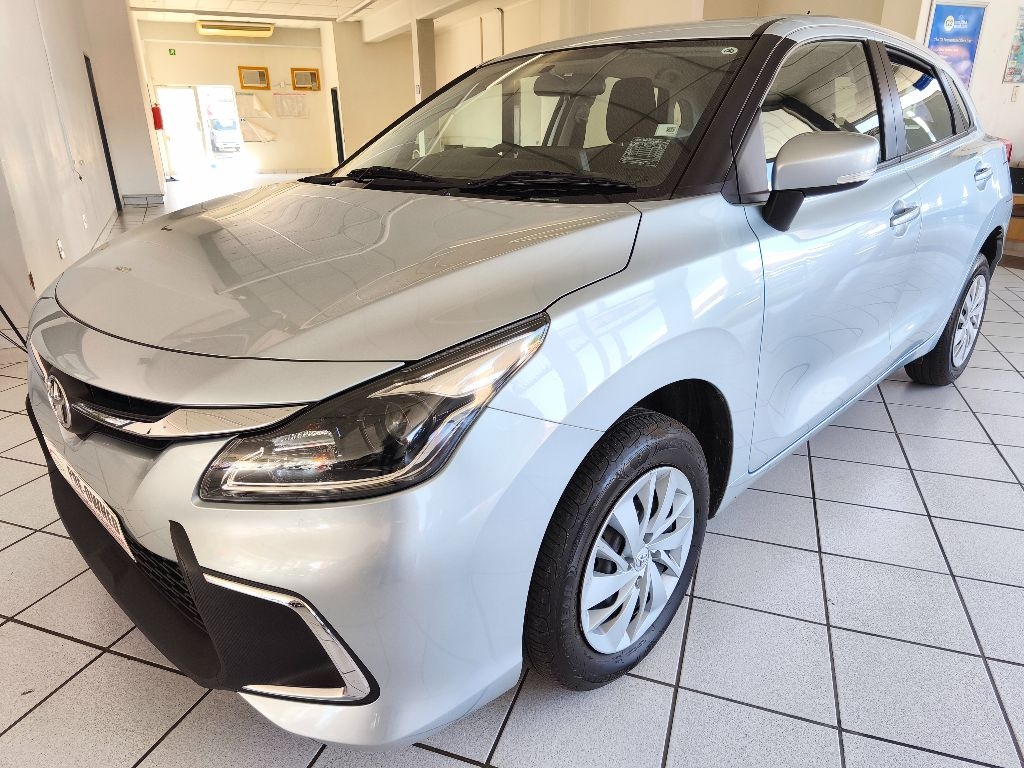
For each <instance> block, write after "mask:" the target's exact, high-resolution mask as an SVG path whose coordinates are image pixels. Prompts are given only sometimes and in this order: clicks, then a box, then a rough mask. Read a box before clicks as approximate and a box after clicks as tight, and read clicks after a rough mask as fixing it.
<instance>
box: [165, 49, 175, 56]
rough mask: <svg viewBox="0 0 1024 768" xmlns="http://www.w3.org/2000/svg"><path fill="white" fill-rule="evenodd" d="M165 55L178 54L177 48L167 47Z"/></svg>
mask: <svg viewBox="0 0 1024 768" xmlns="http://www.w3.org/2000/svg"><path fill="white" fill-rule="evenodd" d="M167 55H168V56H177V55H178V49H177V48H168V49H167Z"/></svg>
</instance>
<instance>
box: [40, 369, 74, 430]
mask: <svg viewBox="0 0 1024 768" xmlns="http://www.w3.org/2000/svg"><path fill="white" fill-rule="evenodd" d="M46 397H47V399H48V400H49V401H50V410H52V411H53V415H54V416H56V417H57V421H59V422H60V425H61V426H62V427H64V429H71V402H70V401H69V400H68V394H67V392H65V391H64V387H63V386H61V383H60V382H59V381H57V377H56V376H54V375H53V374H52V373H51V374H50V378H48V379H47V380H46Z"/></svg>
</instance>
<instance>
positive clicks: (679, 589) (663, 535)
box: [524, 408, 710, 690]
mask: <svg viewBox="0 0 1024 768" xmlns="http://www.w3.org/2000/svg"><path fill="white" fill-rule="evenodd" d="M709 497H710V492H709V484H708V470H707V463H706V461H705V458H704V452H703V450H702V449H701V446H700V443H699V442H698V441H697V438H696V437H694V435H693V433H692V432H690V430H688V429H687V428H686V427H685V426H683V425H682V424H681V423H679V422H678V421H676V420H675V419H671V418H669V417H667V416H664V415H662V414H660V413H656V412H654V411H648V410H645V409H641V408H634V409H632V410H630V411H629V412H628V413H627V414H626V415H625V416H623V417H622V418H621V419H620V420H619V421H618V422H616V423H615V424H614V425H613V426H612V427H611V429H609V430H608V432H607V433H606V434H605V436H604V437H603V438H602V439H601V440H600V442H598V444H597V445H596V446H595V447H594V448H593V450H591V452H590V454H588V456H587V458H586V459H585V460H584V461H583V463H582V464H581V465H580V467H579V469H578V470H577V471H576V474H575V475H574V476H573V478H572V480H571V481H570V483H569V486H568V488H566V490H565V493H564V494H563V495H562V498H561V500H560V501H559V503H558V506H557V508H556V509H555V513H554V515H553V517H552V520H551V523H550V525H549V526H548V530H547V533H546V534H545V536H544V541H543V543H542V545H541V551H540V554H539V555H538V558H537V564H536V566H535V568H534V573H533V581H532V582H531V585H530V592H529V597H528V600H527V607H526V627H525V635H524V651H525V655H526V658H527V661H528V662H529V663H530V665H531V666H532V667H533V668H534V669H535V670H537V671H538V672H540V673H541V674H543V675H545V676H546V677H549V678H551V679H553V680H555V681H556V682H558V683H561V684H562V685H564V686H566V687H568V688H572V689H576V690H587V689H591V688H597V687H598V686H601V685H604V684H605V683H609V682H611V681H612V680H615V679H616V678H618V677H620V676H621V675H623V674H625V673H626V672H628V671H629V670H630V669H632V668H633V667H635V666H636V665H637V664H638V663H640V661H641V660H642V659H643V658H644V656H646V655H647V654H648V652H650V650H651V648H652V647H653V646H654V644H655V643H656V642H657V641H658V639H659V638H660V637H661V635H662V634H663V633H664V632H665V629H666V628H667V627H668V625H669V623H670V622H671V621H672V617H673V616H674V615H675V613H676V609H677V608H678V607H679V604H680V603H681V602H682V600H683V597H684V595H685V593H686V587H687V586H688V585H689V583H690V580H691V578H692V577H693V571H694V569H695V568H696V564H697V558H698V556H699V555H700V549H701V545H702V543H703V541H704V531H705V529H706V527H707V520H708V505H709Z"/></svg>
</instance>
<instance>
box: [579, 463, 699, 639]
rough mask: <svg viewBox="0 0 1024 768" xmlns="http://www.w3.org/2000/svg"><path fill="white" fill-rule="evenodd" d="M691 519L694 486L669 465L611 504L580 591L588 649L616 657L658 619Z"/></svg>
mask: <svg viewBox="0 0 1024 768" xmlns="http://www.w3.org/2000/svg"><path fill="white" fill-rule="evenodd" d="M693 518H694V498H693V487H692V486H691V485H690V481H689V480H688V479H687V478H686V475H685V474H683V473H682V472H681V471H680V470H678V469H676V468H675V467H656V468H654V469H652V470H650V471H648V472H645V473H644V474H643V475H641V476H640V477H639V478H638V479H637V480H636V482H634V483H633V484H632V485H631V486H630V487H629V489H628V490H627V491H626V492H625V493H624V494H623V495H622V496H621V497H620V498H619V500H618V501H617V502H616V503H615V505H614V506H613V507H612V510H611V512H610V513H609V515H608V518H607V519H606V520H605V521H604V523H603V525H602V527H601V530H600V532H599V533H598V535H597V539H596V540H595V541H594V545H593V546H592V547H591V550H590V554H589V556H588V557H587V567H586V572H585V575H584V577H583V585H582V588H581V590H580V624H581V628H582V630H583V636H584V638H585V639H586V641H587V643H588V644H589V645H590V647H591V648H593V649H594V650H595V651H597V652H598V653H604V654H610V653H617V652H619V651H622V650H624V649H626V648H628V647H629V646H631V645H632V644H633V643H635V642H636V641H637V640H639V639H640V637H642V636H643V634H644V633H645V632H646V631H647V630H648V629H649V628H650V626H651V625H652V624H653V623H654V622H655V621H656V620H657V618H658V617H659V616H660V615H661V613H662V611H663V610H664V609H665V606H666V605H667V604H668V600H669V597H670V596H671V594H672V592H673V590H674V589H675V587H676V585H677V584H678V583H679V579H680V577H681V576H682V573H683V568H684V566H685V565H686V558H687V555H688V553H689V550H690V544H691V543H692V541H693Z"/></svg>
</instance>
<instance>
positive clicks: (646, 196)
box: [324, 35, 759, 203]
mask: <svg viewBox="0 0 1024 768" xmlns="http://www.w3.org/2000/svg"><path fill="white" fill-rule="evenodd" d="M758 41H759V36H758V35H755V36H752V37H745V36H742V35H737V36H734V37H706V38H678V39H676V38H671V39H665V40H648V41H631V42H614V43H595V44H593V45H580V46H571V47H565V48H552V49H551V50H549V51H542V52H540V53H522V54H514V55H511V56H503V57H500V58H498V59H493V60H491V61H487V62H484V63H483V64H480V65H478V66H476V67H474V68H472V69H470V70H467V71H466V72H464V73H462V74H461V75H459V76H458V77H456V78H454V79H453V80H451V81H450V82H449V83H447V84H446V85H444V86H443V87H441V88H439V89H438V90H437V91H435V92H434V93H432V94H430V95H429V96H428V97H426V98H425V99H423V101H421V102H419V103H418V104H415V105H413V106H412V107H411V108H410V109H409V110H407V111H406V112H405V113H403V114H402V115H400V116H399V117H397V118H396V119H395V120H394V121H393V122H391V123H390V124H389V125H387V126H386V127H385V128H384V129H382V130H381V131H380V132H379V133H377V134H376V135H375V136H373V137H372V138H370V139H368V140H367V141H366V142H365V143H364V144H363V145H362V146H361V147H359V149H358V150H356V151H355V152H354V153H353V154H352V155H350V156H348V157H346V158H345V160H344V162H343V163H342V164H340V165H338V166H336V167H335V168H334V169H333V170H331V171H329V172H327V173H326V174H324V175H331V174H336V173H338V172H339V171H340V170H341V169H342V168H344V167H346V166H348V165H350V164H351V163H352V162H353V161H354V160H357V159H358V158H359V157H360V156H361V155H362V154H363V153H364V152H365V151H366V150H367V149H368V148H370V147H371V146H372V145H374V144H375V143H376V142H377V141H378V140H380V139H381V138H383V137H384V136H385V135H386V134H388V133H389V132H390V131H392V130H394V129H397V128H399V127H400V126H401V125H402V124H403V123H405V122H406V121H407V120H409V119H410V118H411V117H412V116H413V115H414V113H416V112H418V111H419V110H421V109H424V108H426V107H428V106H429V105H430V104H431V103H432V102H433V101H435V100H437V99H439V98H440V97H442V96H445V95H446V94H447V93H448V92H449V91H450V90H452V89H453V88H454V87H455V86H457V85H459V84H461V83H462V82H463V81H465V80H466V79H468V78H470V77H472V76H473V75H474V74H475V73H477V72H478V71H480V70H481V69H482V68H485V67H487V66H489V65H492V64H497V63H500V62H509V63H514V62H524V61H527V60H529V59H532V58H535V57H538V56H543V55H547V54H550V53H558V52H561V51H584V50H589V49H601V48H608V47H619V48H634V47H635V48H655V47H659V46H665V47H672V46H677V45H684V44H689V43H692V44H695V45H707V46H711V47H715V46H719V45H720V46H722V47H739V48H740V52H741V55H740V56H739V57H738V59H737V63H736V65H735V67H734V68H733V70H732V71H731V72H730V73H729V74H728V75H727V76H726V78H725V79H724V80H723V82H722V83H721V85H720V94H719V96H718V98H717V100H716V101H714V102H712V103H711V104H709V106H708V108H707V109H706V110H705V112H704V114H703V115H702V116H701V119H700V120H699V121H698V123H697V125H696V126H695V129H694V132H693V134H692V137H691V138H692V143H691V144H689V145H688V147H687V151H686V152H685V153H684V157H683V158H682V159H681V161H680V162H679V163H678V165H677V166H676V167H675V168H674V169H673V170H672V172H670V173H669V174H668V176H667V177H666V178H665V179H664V181H663V182H662V183H661V184H659V185H657V186H650V187H640V188H639V189H638V191H636V192H629V193H607V194H603V195H600V196H599V199H591V198H589V197H587V196H582V195H581V196H574V197H573V198H572V199H571V202H580V203H587V202H642V201H645V200H664V199H673V198H675V197H677V196H690V195H692V194H695V192H694V189H697V190H698V193H700V192H702V191H706V189H705V188H707V187H720V186H721V185H722V184H723V183H724V181H717V180H713V179H706V178H705V174H706V173H707V170H706V169H705V168H703V167H701V168H699V169H693V168H692V166H694V165H699V163H695V162H694V161H695V160H698V159H699V158H700V155H701V153H702V152H703V151H706V150H707V148H708V142H709V137H711V134H712V131H711V128H712V126H713V125H714V124H715V120H716V117H718V116H719V113H720V111H721V110H723V109H724V108H725V107H726V106H727V105H728V104H730V95H731V94H733V92H734V91H735V90H736V89H737V87H738V86H737V84H738V83H743V82H745V78H744V73H745V72H746V71H747V68H748V67H749V66H751V60H752V58H754V56H755V48H756V44H757V42H758ZM744 49H745V50H744ZM747 82H748V81H747ZM711 138H713V137H711ZM711 144H712V146H715V147H718V143H717V142H715V141H711ZM729 158H730V159H731V153H730V154H729ZM695 175H696V176H700V177H701V179H700V181H699V182H698V183H697V184H692V183H691V184H687V181H688V180H689V179H690V178H692V177H693V176H695ZM348 183H349V182H343V184H348ZM684 185H685V186H684ZM402 191H410V190H408V189H406V190H402ZM412 191H422V192H423V193H425V194H432V193H434V192H433V190H430V189H423V190H412ZM458 196H460V197H472V196H475V195H472V194H470V193H466V192H461V191H460V192H459V193H458ZM486 197H497V196H495V195H486ZM553 199H554V198H553ZM566 199H568V198H566Z"/></svg>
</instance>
